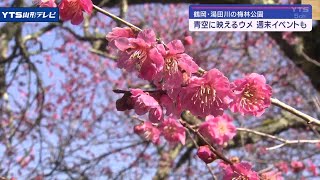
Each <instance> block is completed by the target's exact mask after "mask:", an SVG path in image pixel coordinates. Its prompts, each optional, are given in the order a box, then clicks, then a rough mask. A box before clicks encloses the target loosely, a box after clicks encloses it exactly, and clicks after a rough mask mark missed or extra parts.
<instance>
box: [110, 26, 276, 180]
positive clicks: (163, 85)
mask: <svg viewBox="0 0 320 180" xmlns="http://www.w3.org/2000/svg"><path fill="white" fill-rule="evenodd" d="M106 38H107V40H108V44H109V46H110V47H112V48H114V49H116V50H117V52H118V56H119V59H118V61H117V66H118V67H119V68H122V69H124V70H126V71H127V72H132V73H136V74H137V76H138V77H139V78H141V79H144V80H147V81H149V82H150V83H151V84H152V85H153V86H154V87H155V89H154V90H152V91H144V90H142V89H131V90H130V91H127V92H125V93H124V95H123V97H122V98H120V99H119V100H118V101H117V109H118V110H119V111H124V110H130V109H134V110H135V113H136V114H137V115H147V117H148V120H146V121H144V122H142V123H141V124H138V125H136V126H135V127H134V132H135V133H137V134H139V135H140V136H142V137H144V138H145V139H146V140H149V141H151V142H153V143H155V144H158V143H159V139H160V137H161V136H163V137H164V138H165V139H166V140H167V141H169V142H171V143H176V142H180V143H182V144H185V141H186V133H185V128H184V127H183V126H182V125H181V124H180V121H181V119H180V116H181V113H182V112H183V111H185V110H188V111H190V112H191V113H192V114H193V115H195V116H198V117H199V118H202V119H204V122H202V123H201V124H200V125H199V126H198V128H197V129H196V130H197V131H198V132H199V133H200V134H201V135H202V136H203V137H204V138H205V139H206V141H207V142H209V143H210V144H208V145H206V146H200V147H199V148H198V152H197V155H198V157H199V158H200V159H202V160H203V161H204V162H206V163H211V162H212V161H214V160H215V159H216V158H217V157H216V154H214V153H213V152H212V151H211V150H210V147H209V145H214V146H216V145H218V146H220V147H223V145H225V144H226V143H227V142H228V141H229V140H231V139H232V138H233V137H234V136H235V135H236V127H235V126H234V124H233V120H232V118H231V117H230V116H228V115H227V114H225V113H224V111H225V110H226V109H228V108H229V109H230V110H231V111H232V112H235V113H236V112H237V113H240V114H242V115H253V116H261V115H262V114H263V113H264V111H265V109H266V108H268V107H269V106H270V104H271V101H270V98H271V94H272V89H271V87H270V86H269V85H267V84H266V80H265V78H264V76H262V75H259V74H256V73H252V74H249V75H247V76H245V77H244V78H242V79H237V80H235V81H234V82H230V81H229V79H228V78H227V77H226V76H224V74H223V73H222V72H220V71H219V70H218V69H211V70H208V71H200V70H199V66H198V65H197V64H196V63H195V62H194V60H193V58H192V57H191V56H189V55H188V54H187V53H185V48H184V45H183V43H182V41H180V40H173V41H171V42H169V43H167V44H164V43H162V42H161V41H160V40H158V39H157V38H156V35H155V32H154V31H153V30H151V29H145V30H142V31H140V32H135V31H134V30H132V29H131V28H118V27H117V28H114V29H113V30H112V32H110V33H109V34H107V36H106ZM190 38H191V37H188V39H185V40H184V41H187V42H189V43H192V38H191V39H190ZM222 167H223V170H224V172H225V178H224V179H233V178H240V179H241V178H245V179H246V178H247V179H259V176H258V174H257V173H256V172H254V171H252V170H251V165H250V164H248V163H236V164H234V165H226V164H223V165H222Z"/></svg>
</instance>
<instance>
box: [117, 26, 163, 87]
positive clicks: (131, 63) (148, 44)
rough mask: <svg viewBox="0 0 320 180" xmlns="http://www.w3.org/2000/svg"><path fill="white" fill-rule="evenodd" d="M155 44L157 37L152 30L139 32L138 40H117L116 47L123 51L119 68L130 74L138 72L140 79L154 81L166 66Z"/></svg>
mask: <svg viewBox="0 0 320 180" xmlns="http://www.w3.org/2000/svg"><path fill="white" fill-rule="evenodd" d="M155 44H156V35H155V33H154V32H153V31H152V30H151V29H146V30H143V31H141V32H139V34H138V36H137V38H124V37H122V38H117V39H116V41H115V42H114V45H115V46H116V48H118V49H119V50H120V51H121V53H120V54H119V56H120V57H119V60H118V62H117V65H118V67H119V68H124V69H126V70H127V71H128V72H133V71H138V72H139V77H140V78H142V79H145V80H148V81H151V80H153V79H154V76H155V75H156V74H157V73H158V72H160V71H161V70H162V68H163V64H164V60H163V57H162V55H161V54H160V52H159V50H158V49H157V48H156V47H154V46H155Z"/></svg>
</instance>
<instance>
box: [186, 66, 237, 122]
mask: <svg viewBox="0 0 320 180" xmlns="http://www.w3.org/2000/svg"><path fill="white" fill-rule="evenodd" d="M180 98H181V104H182V108H183V109H186V110H190V112H191V113H192V114H194V115H197V116H200V117H205V116H207V115H213V116H219V115H222V114H223V111H224V110H225V109H226V108H228V104H229V103H230V102H231V100H232V99H231V98H232V91H231V89H230V83H229V80H228V78H226V77H225V76H224V75H223V74H222V73H221V72H220V71H219V70H217V69H211V70H210V71H208V72H206V73H205V74H204V75H203V76H202V77H191V78H190V81H189V84H188V85H187V86H186V87H183V88H182V90H181V92H180Z"/></svg>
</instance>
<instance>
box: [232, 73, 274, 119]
mask: <svg viewBox="0 0 320 180" xmlns="http://www.w3.org/2000/svg"><path fill="white" fill-rule="evenodd" d="M232 90H233V93H234V95H235V97H234V100H233V102H231V104H230V109H231V111H232V112H240V113H241V114H242V115H245V114H248V115H254V116H261V115H262V114H263V113H264V111H265V109H266V108H268V107H269V106H270V104H271V100H270V98H271V95H272V89H271V87H270V86H269V85H268V84H266V79H265V78H264V76H262V75H259V74H256V73H252V74H249V75H247V76H246V77H245V78H243V79H238V80H236V81H235V82H234V83H233V84H232Z"/></svg>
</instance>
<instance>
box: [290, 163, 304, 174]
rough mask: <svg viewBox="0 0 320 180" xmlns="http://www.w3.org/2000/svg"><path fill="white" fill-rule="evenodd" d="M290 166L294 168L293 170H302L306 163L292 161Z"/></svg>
mask: <svg viewBox="0 0 320 180" xmlns="http://www.w3.org/2000/svg"><path fill="white" fill-rule="evenodd" d="M290 166H291V168H292V170H293V172H296V173H297V172H300V171H301V170H303V169H304V167H305V166H304V164H303V162H301V161H291V163H290Z"/></svg>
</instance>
